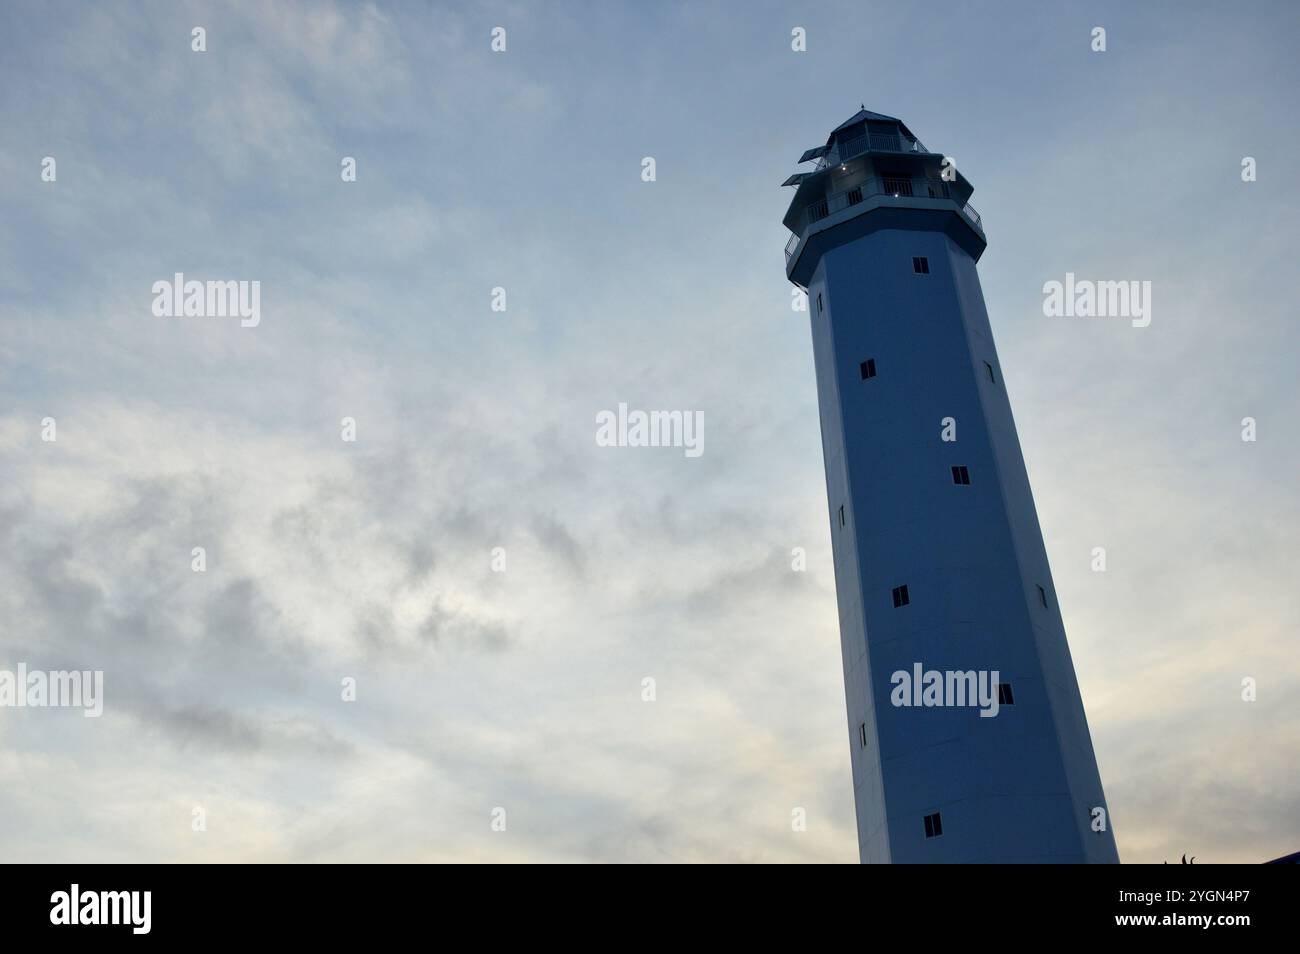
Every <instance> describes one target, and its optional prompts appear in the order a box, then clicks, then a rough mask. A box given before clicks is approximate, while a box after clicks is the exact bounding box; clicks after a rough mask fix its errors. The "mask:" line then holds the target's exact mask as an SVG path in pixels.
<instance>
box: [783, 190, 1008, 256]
mask: <svg viewBox="0 0 1300 954" xmlns="http://www.w3.org/2000/svg"><path fill="white" fill-rule="evenodd" d="M869 195H889V196H896V197H900V198H901V197H903V196H910V197H919V198H929V199H953V198H955V197H954V195H953V193H952V188H951V184H950V183H948V182H945V181H944V180H942V179H930V178H918V179H907V178H902V177H899V176H880V177H874V176H873V177H871V178H869V179H866V180H864V181H863V182H861V183H859V184H858V185H855V186H853V187H852V188H850V189H844V190H842V191H840V192H835V193H832V194H831V195H828V196H826V198H824V199H819V200H818V201H816V202H814V203H813V204H812V205H810V206H808V208H807V209H806V210H804V223H803V228H804V230H807V228H808V226H810V225H812V224H813V223H814V222H820V221H821V220H822V219H825V218H828V217H830V216H832V215H834V214H835V213H836V212H842V211H843V210H844V209H847V208H849V207H850V206H854V205H857V204H859V203H860V202H862V200H863V199H864V198H865V197H867V196H869ZM961 213H962V215H964V216H966V218H967V220H969V221H970V223H971V224H972V225H973V226H975V230H976V231H977V232H979V233H980V234H981V235H983V234H984V223H983V221H982V220H981V219H980V214H979V213H978V212H976V211H975V207H974V206H973V205H971V204H970V203H969V202H967V203H966V204H964V205H963V206H962V207H961ZM802 240H803V231H800V232H796V233H794V234H793V235H791V236H790V240H789V241H788V242H786V245H785V260H786V263H787V264H789V262H790V259H791V258H793V257H794V253H795V252H796V251H797V250H798V248H799V243H800V242H801V241H802Z"/></svg>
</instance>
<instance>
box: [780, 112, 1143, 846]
mask: <svg viewBox="0 0 1300 954" xmlns="http://www.w3.org/2000/svg"><path fill="white" fill-rule="evenodd" d="M799 161H800V163H801V164H802V163H812V165H811V166H807V167H806V168H805V171H801V172H798V173H796V174H794V175H792V176H790V177H789V178H788V179H787V180H786V181H785V183H784V185H787V186H793V187H794V188H795V193H794V199H793V200H792V201H791V203H790V209H789V211H788V212H787V213H786V215H785V219H784V222H785V225H786V227H787V228H788V229H789V230H790V231H791V232H792V233H793V235H792V236H791V238H790V241H789V244H788V245H787V246H786V275H787V277H788V278H789V279H790V281H792V282H793V283H794V284H796V285H798V286H799V287H801V288H803V289H805V290H806V292H807V295H808V312H809V317H810V321H811V324H812V340H813V357H814V364H815V367H816V374H817V395H818V402H819V407H820V416H821V432H822V449H823V456H824V461H825V466H826V497H827V503H828V507H829V516H830V529H831V542H832V550H833V553H834V563H835V589H836V598H837V601H838V604H839V620H840V642H841V649H842V651H843V662H844V689H845V699H846V703H847V709H848V724H847V737H848V742H849V746H850V750H851V753H852V766H853V787H854V795H855V802H856V807H857V828H858V848H859V854H860V857H861V860H862V861H863V862H872V863H887V862H897V863H917V862H922V863H929V862H1066V863H1080V862H1118V860H1119V857H1118V854H1117V852H1116V849H1115V838H1114V834H1113V831H1112V826H1111V818H1110V810H1109V808H1108V807H1107V804H1106V800H1105V795H1104V794H1103V791H1102V785H1101V776H1100V774H1099V772H1098V770H1097V760H1096V756H1095V755H1094V753H1093V748H1092V739H1091V737H1090V735H1089V733H1088V723H1087V718H1086V716H1085V714H1084V709H1083V700H1082V698H1081V696H1080V693H1079V684H1078V680H1077V678H1076V677H1075V672H1074V664H1073V662H1072V661H1071V658H1070V650H1069V646H1068V645H1067V643H1066V638H1065V627H1064V625H1063V623H1062V620H1061V612H1060V608H1059V606H1058V603H1057V598H1056V589H1055V587H1054V586H1053V585H1052V574H1051V570H1050V568H1049V566H1048V561H1047V552H1046V549H1045V548H1044V546H1043V537H1042V531H1041V530H1040V528H1039V524H1038V514H1037V512H1036V510H1035V508H1034V500H1033V495H1032V493H1031V491H1030V488H1029V478H1028V474H1027V472H1026V469H1025V462H1024V458H1023V456H1022V454H1021V450H1020V440H1019V438H1018V436H1017V435H1016V427H1015V422H1014V420H1013V418H1012V415H1011V404H1010V401H1009V398H1008V392H1007V387H1008V381H1007V380H1006V378H1005V376H1004V375H1003V371H1002V367H1001V365H1000V364H999V362H998V356H997V349H996V348H995V347H994V342H993V333H992V329H991V328H990V325H989V318H988V313H987V311H986V310H985V306H984V295H983V292H982V290H981V288H980V280H979V275H978V273H977V271H976V263H977V262H978V261H979V258H980V255H981V254H982V253H983V251H984V248H985V246H986V241H987V240H986V238H985V234H984V227H983V223H982V222H981V220H980V217H979V215H978V214H977V213H976V212H975V210H974V208H972V206H971V205H970V202H969V199H970V195H971V192H972V191H973V188H972V186H971V184H970V183H969V182H968V181H967V180H966V178H965V177H964V176H963V175H962V174H961V172H960V171H958V170H957V169H956V168H955V167H954V166H953V164H952V162H950V161H948V160H946V159H945V157H944V156H943V154H942V153H936V152H931V151H929V150H928V149H927V148H926V147H925V146H924V145H922V144H921V142H920V140H918V139H917V137H916V136H915V135H913V133H912V131H911V130H910V129H908V127H907V125H906V124H905V123H903V122H902V121H901V120H898V119H895V118H893V117H891V116H884V115H881V114H879V113H873V112H870V111H869V110H866V109H862V110H860V111H859V112H857V113H856V114H855V115H853V116H852V117H850V118H849V119H848V120H846V121H845V122H844V123H842V124H841V125H840V126H838V127H836V128H835V129H834V130H833V131H832V132H831V134H830V136H829V137H828V138H827V140H826V143H825V145H821V146H817V147H815V148H813V149H809V150H807V151H806V152H804V154H803V155H802V156H801V157H800V160H799Z"/></svg>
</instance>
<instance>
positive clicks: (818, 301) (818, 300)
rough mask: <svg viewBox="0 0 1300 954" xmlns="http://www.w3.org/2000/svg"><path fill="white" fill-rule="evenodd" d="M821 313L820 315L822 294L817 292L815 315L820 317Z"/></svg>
mask: <svg viewBox="0 0 1300 954" xmlns="http://www.w3.org/2000/svg"><path fill="white" fill-rule="evenodd" d="M821 313H822V293H821V292H818V293H817V314H819V315H820V314H821Z"/></svg>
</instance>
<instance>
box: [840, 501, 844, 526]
mask: <svg viewBox="0 0 1300 954" xmlns="http://www.w3.org/2000/svg"><path fill="white" fill-rule="evenodd" d="M840 526H841V527H842V526H844V504H840Z"/></svg>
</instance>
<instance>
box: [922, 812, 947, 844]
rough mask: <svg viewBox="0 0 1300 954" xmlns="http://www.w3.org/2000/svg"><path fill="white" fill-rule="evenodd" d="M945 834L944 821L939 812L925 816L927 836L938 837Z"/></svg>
mask: <svg viewBox="0 0 1300 954" xmlns="http://www.w3.org/2000/svg"><path fill="white" fill-rule="evenodd" d="M942 834H943V822H942V820H940V818H939V813H938V812H935V813H934V814H933V815H926V816H925V837H926V838H938V837H939V836H940V835H942Z"/></svg>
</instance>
